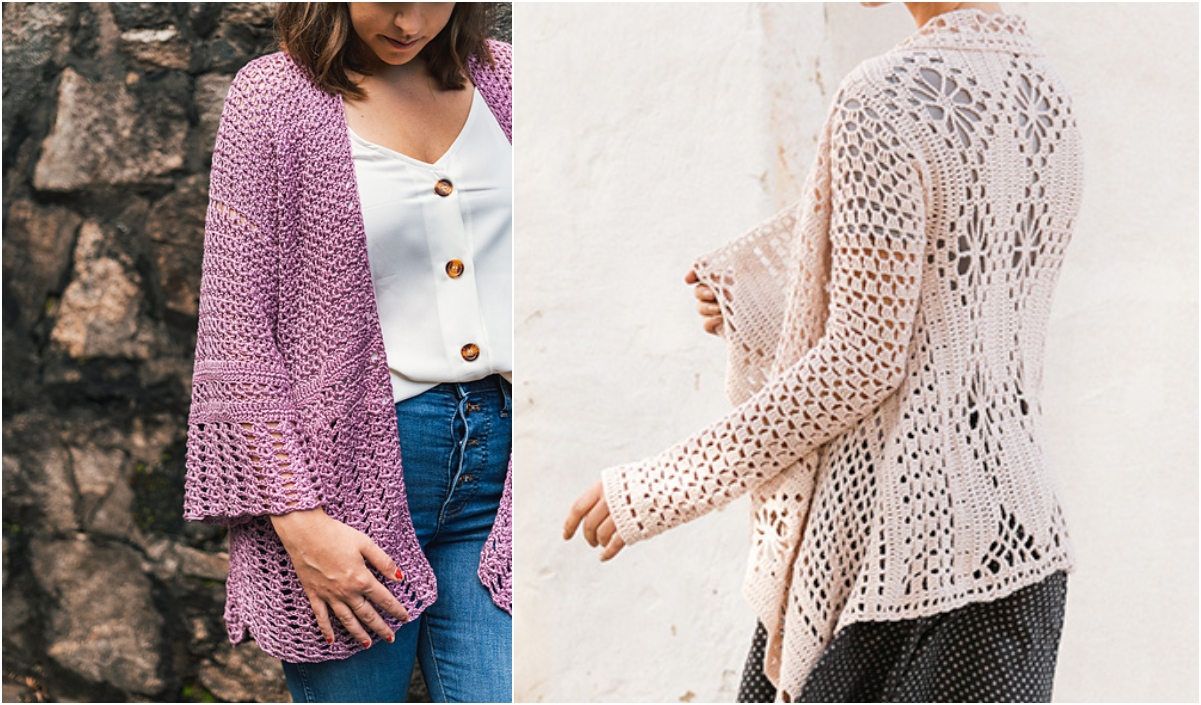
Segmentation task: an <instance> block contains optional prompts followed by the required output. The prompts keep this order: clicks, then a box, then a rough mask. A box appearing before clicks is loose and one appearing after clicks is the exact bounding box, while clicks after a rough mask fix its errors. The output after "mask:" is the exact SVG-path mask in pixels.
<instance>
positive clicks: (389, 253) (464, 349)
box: [347, 91, 513, 402]
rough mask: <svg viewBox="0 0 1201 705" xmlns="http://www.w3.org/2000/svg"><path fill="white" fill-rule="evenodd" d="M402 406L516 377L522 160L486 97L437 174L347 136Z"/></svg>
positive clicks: (434, 168) (474, 106) (475, 100)
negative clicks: (517, 203)
mask: <svg viewBox="0 0 1201 705" xmlns="http://www.w3.org/2000/svg"><path fill="white" fill-rule="evenodd" d="M347 130H348V131H349V132H350V144H351V154H352V155H353V158H354V170H355V179H356V180H357V182H358V191H359V201H360V203H361V206H362V211H363V226H364V228H365V229H366V233H367V258H368V260H369V262H370V265H371V279H372V281H373V283H374V284H375V300H376V305H377V307H378V309H379V317H380V324H381V326H382V328H383V333H384V349H385V351H386V352H387V356H388V367H389V369H390V370H391V373H392V374H391V377H392V395H393V398H394V399H395V401H398V402H399V401H401V400H403V399H408V398H410V397H414V396H416V395H418V394H420V393H422V392H424V391H425V390H427V389H430V388H431V387H434V386H436V385H438V384H439V383H442V382H469V381H472V380H477V379H483V378H484V377H487V376H488V375H490V374H493V373H497V372H500V373H509V372H510V371H511V370H512V369H513V207H512V203H513V149H512V146H511V145H510V144H509V140H508V139H507V138H506V137H505V134H504V132H502V131H501V128H500V125H499V124H498V123H497V122H496V118H495V117H494V116H493V115H492V111H491V110H489V108H488V104H487V103H486V102H484V99H483V97H482V96H480V93H479V91H474V95H473V97H472V102H471V110H470V112H469V114H468V116H467V122H466V124H465V125H464V126H463V129H462V131H461V132H460V133H459V136H458V137H457V138H455V141H454V143H453V144H452V145H451V146H450V149H448V150H447V151H446V153H445V154H444V155H442V157H441V158H439V159H438V161H436V162H434V163H433V164H427V163H425V162H422V161H419V160H417V159H413V158H412V157H408V156H405V155H404V154H401V153H399V152H395V151H393V150H391V149H388V148H386V147H382V146H380V145H378V144H375V143H372V142H368V141H367V140H365V139H363V138H362V137H360V136H359V135H357V134H356V133H355V132H354V130H351V129H350V128H349V126H348V127H347Z"/></svg>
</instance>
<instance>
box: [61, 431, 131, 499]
mask: <svg viewBox="0 0 1201 705" xmlns="http://www.w3.org/2000/svg"><path fill="white" fill-rule="evenodd" d="M125 462H126V455H125V451H123V450H120V449H111V448H98V447H96V446H95V445H89V446H87V447H86V448H72V449H71V464H72V469H73V470H74V473H75V487H76V488H78V490H79V496H80V499H82V500H83V511H84V514H85V515H89V514H91V513H92V510H94V509H95V508H96V506H97V505H99V504H100V500H102V499H104V498H105V497H106V496H108V494H109V492H110V491H111V490H112V489H113V486H114V485H116V484H117V483H118V481H120V480H121V479H122V470H123V469H124V467H125ZM126 484H128V483H126Z"/></svg>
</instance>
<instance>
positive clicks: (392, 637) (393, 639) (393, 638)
mask: <svg viewBox="0 0 1201 705" xmlns="http://www.w3.org/2000/svg"><path fill="white" fill-rule="evenodd" d="M384 641H386V642H388V643H389V644H391V643H392V642H394V641H396V637H394V636H390V637H388V638H387V639H384Z"/></svg>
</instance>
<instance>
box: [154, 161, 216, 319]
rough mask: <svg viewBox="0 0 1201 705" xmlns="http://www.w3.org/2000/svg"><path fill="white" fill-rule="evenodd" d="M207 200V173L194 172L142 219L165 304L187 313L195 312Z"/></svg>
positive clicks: (202, 252)
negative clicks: (156, 266) (194, 173)
mask: <svg viewBox="0 0 1201 705" xmlns="http://www.w3.org/2000/svg"><path fill="white" fill-rule="evenodd" d="M208 202H209V192H208V177H207V176H206V175H204V174H196V175H195V176H190V177H188V178H187V179H183V180H181V181H180V182H179V183H178V184H177V186H176V189H175V190H174V191H172V192H171V193H170V194H168V195H167V196H165V197H164V198H162V199H160V200H159V201H158V203H156V204H155V205H154V207H153V208H152V209H151V210H150V215H149V216H148V217H147V219H146V235H147V237H148V238H149V239H150V249H151V252H152V253H153V257H154V260H155V263H156V264H157V265H158V273H159V278H160V282H159V283H160V285H161V287H162V290H163V295H164V298H165V299H166V305H167V308H169V309H171V310H174V311H177V312H179V313H183V314H186V315H189V316H195V315H196V314H197V309H198V305H199V301H200V298H199V297H200V269H201V264H202V262H203V259H204V219H205V214H206V212H207V210H208Z"/></svg>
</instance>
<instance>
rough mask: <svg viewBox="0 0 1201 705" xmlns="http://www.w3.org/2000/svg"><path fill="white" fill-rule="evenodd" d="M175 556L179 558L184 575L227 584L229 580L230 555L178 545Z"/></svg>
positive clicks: (180, 568)
mask: <svg viewBox="0 0 1201 705" xmlns="http://www.w3.org/2000/svg"><path fill="white" fill-rule="evenodd" d="M175 554H176V555H177V556H178V557H179V570H180V572H181V573H182V574H183V575H190V576H192V577H194V578H207V579H209V580H220V581H221V582H225V581H226V580H227V579H229V554H227V553H205V552H204V551H199V550H197V549H195V548H191V547H189V546H184V545H181V544H177V545H176V546H175Z"/></svg>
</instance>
